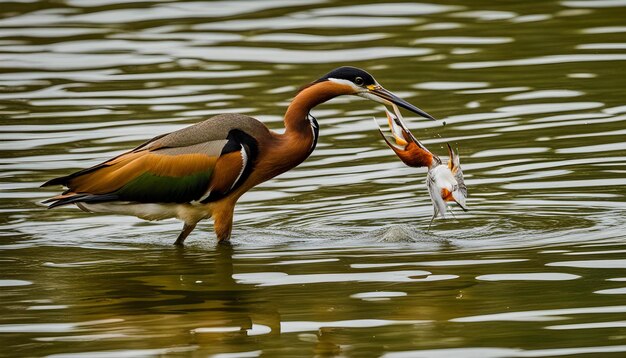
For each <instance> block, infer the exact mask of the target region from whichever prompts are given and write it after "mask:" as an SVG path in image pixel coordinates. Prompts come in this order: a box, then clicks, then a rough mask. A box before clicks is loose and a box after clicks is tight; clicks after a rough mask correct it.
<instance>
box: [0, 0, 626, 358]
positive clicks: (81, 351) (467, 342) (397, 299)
mask: <svg viewBox="0 0 626 358" xmlns="http://www.w3.org/2000/svg"><path fill="white" fill-rule="evenodd" d="M625 6H626V3H625V2H624V1H621V0H603V1H574V0H571V1H560V2H557V1H525V2H520V3H513V2H507V3H493V2H484V1H478V2H471V3H470V2H453V1H441V2H439V3H437V4H435V3H431V4H421V3H400V2H398V3H390V4H384V5H380V4H359V3H358V2H354V1H321V0H320V1H318V0H310V1H297V2H296V1H284V0H270V1H237V2H234V1H222V2H205V1H188V2H171V1H143V2H139V3H135V2H133V3H130V2H125V1H118V0H91V1H78V0H65V1H43V0H21V1H18V0H7V1H4V2H3V4H2V6H1V7H0V46H1V47H0V136H1V138H2V141H1V142H0V176H1V178H2V179H1V182H0V188H1V189H2V190H1V191H0V202H1V214H0V218H1V220H0V225H1V227H2V230H1V231H0V233H1V235H2V237H1V239H0V260H1V261H2V264H3V266H2V267H3V270H2V273H1V274H0V287H1V291H0V342H1V343H2V344H1V345H0V346H2V349H1V350H0V355H3V356H48V355H52V356H55V357H59V356H61V357H76V356H90V357H136V356H158V355H167V356H207V355H216V356H218V357H231V356H237V357H256V356H267V357H275V356H313V355H320V356H333V355H336V356H363V357H365V356H367V357H369V356H385V357H422V356H424V357H440V356H441V357H447V356H464V357H539V356H565V355H567V356H575V355H583V354H591V355H599V356H603V357H604V356H611V355H614V356H623V355H625V354H626V331H625V328H626V323H625V322H626V306H625V305H624V302H625V301H624V295H625V294H626V287H625V286H626V284H625V282H626V270H625V269H626V260H625V259H624V257H625V256H624V254H625V253H626V245H625V244H624V239H625V238H626V234H624V232H625V230H626V215H625V208H626V200H625V198H624V194H625V184H626V179H624V177H625V175H624V174H625V173H626V146H625V145H624V134H626V132H625V131H624V122H625V121H626V104H625V102H624V96H623V94H624V92H625V90H626V88H625V86H624V79H623V77H624V76H623V74H624V71H625V69H626V67H625V66H624V61H625V60H626V52H624V50H625V48H626V42H625V41H624V32H625V31H626V27H624V20H623V19H624V16H625V15H626V9H625ZM346 64H350V65H356V66H359V67H363V68H366V69H368V70H369V71H370V72H372V73H373V74H374V75H375V77H376V78H377V79H378V80H379V81H380V82H381V83H382V84H383V85H384V86H385V87H386V88H388V89H389V90H391V91H394V92H396V93H397V94H399V95H401V96H402V97H403V98H406V99H407V100H409V101H410V102H412V103H414V104H416V105H417V106H419V107H421V108H423V109H424V110H426V111H427V112H428V113H430V114H432V115H434V116H436V117H437V118H439V119H442V120H445V121H446V123H447V125H446V126H443V125H442V123H441V122H427V121H424V120H421V119H419V118H413V119H411V118H410V116H409V114H408V113H406V112H405V113H404V114H405V117H406V118H407V119H408V120H410V126H411V128H412V129H413V131H414V133H415V134H416V135H417V136H418V137H420V138H421V139H423V141H424V143H425V144H426V145H427V146H428V147H429V148H430V149H431V150H432V151H434V152H435V153H437V154H439V155H445V154H446V149H445V143H446V142H450V143H451V144H452V145H453V146H454V147H458V148H459V151H460V155H461V163H462V165H463V169H464V172H465V176H466V182H467V185H468V187H469V191H470V197H469V200H468V205H469V206H470V208H471V210H470V211H469V212H467V213H463V212H460V211H459V212H456V214H455V218H448V219H447V220H437V221H435V223H434V224H433V227H432V229H431V230H430V231H427V227H428V223H429V220H430V216H431V215H432V208H431V205H430V202H429V199H428V194H427V191H426V188H425V185H424V179H425V172H424V170H416V169H413V168H407V167H404V166H403V164H402V163H401V162H400V161H399V160H397V158H396V157H395V156H394V155H393V153H392V152H391V151H390V150H389V149H388V148H386V147H385V145H384V143H383V142H382V140H381V138H380V137H379V134H378V133H377V131H376V130H375V124H374V122H373V121H372V117H373V116H377V117H379V118H380V117H382V116H384V112H383V110H382V108H380V107H379V106H377V105H376V104H374V103H371V102H367V101H363V100H359V99H356V98H340V99H336V100H333V101H331V102H330V103H327V104H325V105H323V106H320V107H319V108H317V109H315V110H314V111H313V113H314V115H315V116H316V117H317V118H318V120H319V122H320V126H321V137H320V142H319V145H318V148H317V149H316V151H315V152H314V153H313V155H312V156H311V157H310V158H309V159H308V160H307V161H306V162H305V163H303V164H302V165H300V166H299V167H298V168H296V169H294V170H292V171H290V172H288V173H285V174H283V175H281V176H279V177H278V178H276V179H274V180H272V181H270V182H268V183H265V184H263V185H261V186H259V187H258V188H256V189H254V190H252V191H251V192H250V193H248V194H247V195H245V196H244V197H243V198H242V200H241V201H240V203H239V205H238V207H237V210H236V219H235V220H236V223H235V229H234V233H233V245H232V247H216V245H215V239H214V236H213V233H212V228H211V224H210V223H209V222H207V223H203V224H201V225H200V226H199V227H198V229H196V231H195V232H194V233H193V234H192V235H191V237H190V238H189V239H188V240H187V242H188V245H187V247H186V248H185V249H182V250H180V249H176V248H174V247H172V246H171V244H172V242H173V241H174V239H175V237H176V235H177V234H178V232H179V230H180V228H181V224H180V223H178V222H175V221H165V222H160V223H147V222H142V221H139V220H137V219H134V218H130V217H118V216H113V215H88V214H85V213H82V212H80V211H78V210H77V209H74V208H61V209H58V210H52V211H47V210H45V209H44V208H43V207H42V206H40V205H39V204H38V203H39V202H40V201H41V200H43V199H45V198H47V197H49V196H51V195H53V194H54V193H56V192H58V188H45V189H41V188H39V185H40V184H41V183H42V182H44V181H46V180H48V179H50V178H53V177H56V176H60V175H63V174H66V173H69V172H71V171H73V170H76V169H79V168H84V167H87V166H90V165H93V164H96V163H98V162H100V161H102V160H105V159H108V158H109V157H111V156H114V155H116V154H119V153H120V152H122V151H123V150H125V149H127V148H130V147H132V146H134V145H136V144H138V143H139V142H141V141H143V140H145V139H148V138H150V137H152V136H154V135H156V134H160V133H164V132H168V131H172V130H176V129H179V128H182V127H184V126H186V125H188V124H191V123H195V122H198V121H201V120H203V119H204V118H207V117H209V116H211V115H214V114H217V113H223V112H238V113H246V114H249V115H252V116H255V117H257V118H259V119H261V120H262V121H264V122H265V123H266V124H267V125H268V126H269V127H271V128H273V129H280V128H281V126H282V114H283V113H284V110H285V108H286V105H287V104H288V102H289V100H290V98H291V97H292V95H293V93H294V91H295V90H296V89H297V88H298V87H299V86H301V85H303V84H306V83H307V82H309V81H311V80H314V79H316V78H317V77H319V76H320V75H322V74H324V73H326V72H328V71H329V70H331V69H332V68H334V67H337V66H339V65H346ZM229 354H231V355H229Z"/></svg>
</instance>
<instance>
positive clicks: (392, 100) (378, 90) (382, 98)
mask: <svg viewBox="0 0 626 358" xmlns="http://www.w3.org/2000/svg"><path fill="white" fill-rule="evenodd" d="M366 93H367V95H369V96H367V97H369V98H370V99H373V100H375V101H377V102H382V103H383V104H389V105H390V104H395V105H397V106H398V107H402V108H404V109H407V110H409V111H411V112H413V113H416V114H418V115H420V116H422V117H424V118H428V119H432V120H433V121H434V120H436V119H435V118H434V117H433V116H431V115H430V114H428V113H426V112H424V111H422V110H421V109H419V108H417V107H415V106H414V105H412V104H410V103H409V102H407V101H405V100H403V99H402V98H400V97H398V96H396V95H395V94H393V93H391V92H389V91H387V90H386V89H384V88H383V87H382V86H381V85H370V86H367V92H366ZM370 96H371V97H370Z"/></svg>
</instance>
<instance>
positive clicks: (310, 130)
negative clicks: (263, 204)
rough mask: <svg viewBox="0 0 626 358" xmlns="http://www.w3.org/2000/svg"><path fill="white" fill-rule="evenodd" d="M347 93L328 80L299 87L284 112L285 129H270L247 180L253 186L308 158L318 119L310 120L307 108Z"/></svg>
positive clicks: (344, 87) (315, 139)
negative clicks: (278, 130) (259, 156)
mask: <svg viewBox="0 0 626 358" xmlns="http://www.w3.org/2000/svg"><path fill="white" fill-rule="evenodd" d="M350 93H352V88H350V87H349V86H345V85H341V84H337V83H334V82H330V81H324V82H319V83H315V84H313V85H311V86H309V87H307V88H305V89H303V90H302V91H300V93H298V95H296V97H295V98H294V99H293V101H292V102H291V104H290V105H289V108H287V113H285V133H284V134H277V133H273V134H272V139H271V140H270V141H268V142H266V143H261V144H260V146H261V147H262V148H261V156H262V158H260V160H259V162H258V166H257V169H256V170H255V172H254V174H253V178H252V179H251V180H249V181H248V182H249V184H250V185H251V186H253V185H256V184H258V183H261V182H263V181H266V180H268V179H271V178H273V177H275V176H276V175H279V174H281V173H284V172H286V171H288V170H290V169H292V168H294V167H296V166H297V165H298V164H300V163H302V162H303V161H304V160H305V159H306V158H308V156H309V155H310V154H311V152H312V151H313V149H314V148H315V144H316V141H317V138H316V137H317V130H316V128H314V127H313V125H317V123H314V122H312V121H310V120H309V118H308V115H309V111H310V110H311V109H312V108H313V107H315V106H317V105H318V104H321V103H324V102H326V101H328V100H330V99H332V98H334V97H337V96H340V95H344V94H350ZM251 186H250V187H251ZM246 190H247V189H246Z"/></svg>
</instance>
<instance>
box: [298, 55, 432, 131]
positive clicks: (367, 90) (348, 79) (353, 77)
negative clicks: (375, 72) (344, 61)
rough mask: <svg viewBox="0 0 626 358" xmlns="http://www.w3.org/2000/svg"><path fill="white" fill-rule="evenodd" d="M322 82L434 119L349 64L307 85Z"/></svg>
mask: <svg viewBox="0 0 626 358" xmlns="http://www.w3.org/2000/svg"><path fill="white" fill-rule="evenodd" d="M322 83H327V84H331V85H332V86H334V87H335V88H337V90H338V92H339V93H341V94H350V95H355V96H359V97H363V98H366V99H369V100H372V101H374V102H378V103H382V104H384V105H397V106H398V107H402V108H404V109H407V110H409V111H411V112H413V113H416V114H418V115H420V116H422V117H424V118H428V119H432V120H435V118H433V116H431V115H430V114H428V113H426V112H424V111H422V110H421V109H419V108H417V107H415V106H414V105H412V104H410V103H409V102H407V101H405V100H403V99H402V98H400V97H398V96H396V95H394V94H393V93H391V92H389V91H387V90H386V89H384V88H383V86H381V85H380V84H379V83H378V82H377V81H376V80H375V79H374V77H373V76H372V75H370V74H369V73H367V72H366V71H364V70H362V69H360V68H356V67H350V66H343V67H339V68H336V69H334V70H332V71H330V72H329V73H327V74H326V75H324V76H322V77H321V78H320V79H318V80H317V81H315V82H313V83H311V84H310V85H309V86H313V85H316V84H322Z"/></svg>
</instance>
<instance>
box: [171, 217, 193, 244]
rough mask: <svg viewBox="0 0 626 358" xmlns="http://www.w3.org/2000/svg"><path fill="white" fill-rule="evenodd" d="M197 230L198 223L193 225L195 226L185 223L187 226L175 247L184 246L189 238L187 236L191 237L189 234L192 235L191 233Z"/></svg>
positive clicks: (177, 239)
mask: <svg viewBox="0 0 626 358" xmlns="http://www.w3.org/2000/svg"><path fill="white" fill-rule="evenodd" d="M195 228H196V223H193V224H189V223H185V225H184V226H183V231H181V232H180V234H179V235H178V238H176V241H175V242H174V245H176V246H183V245H184V242H185V239H186V238H187V236H189V234H191V232H192V231H193V229H195Z"/></svg>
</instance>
